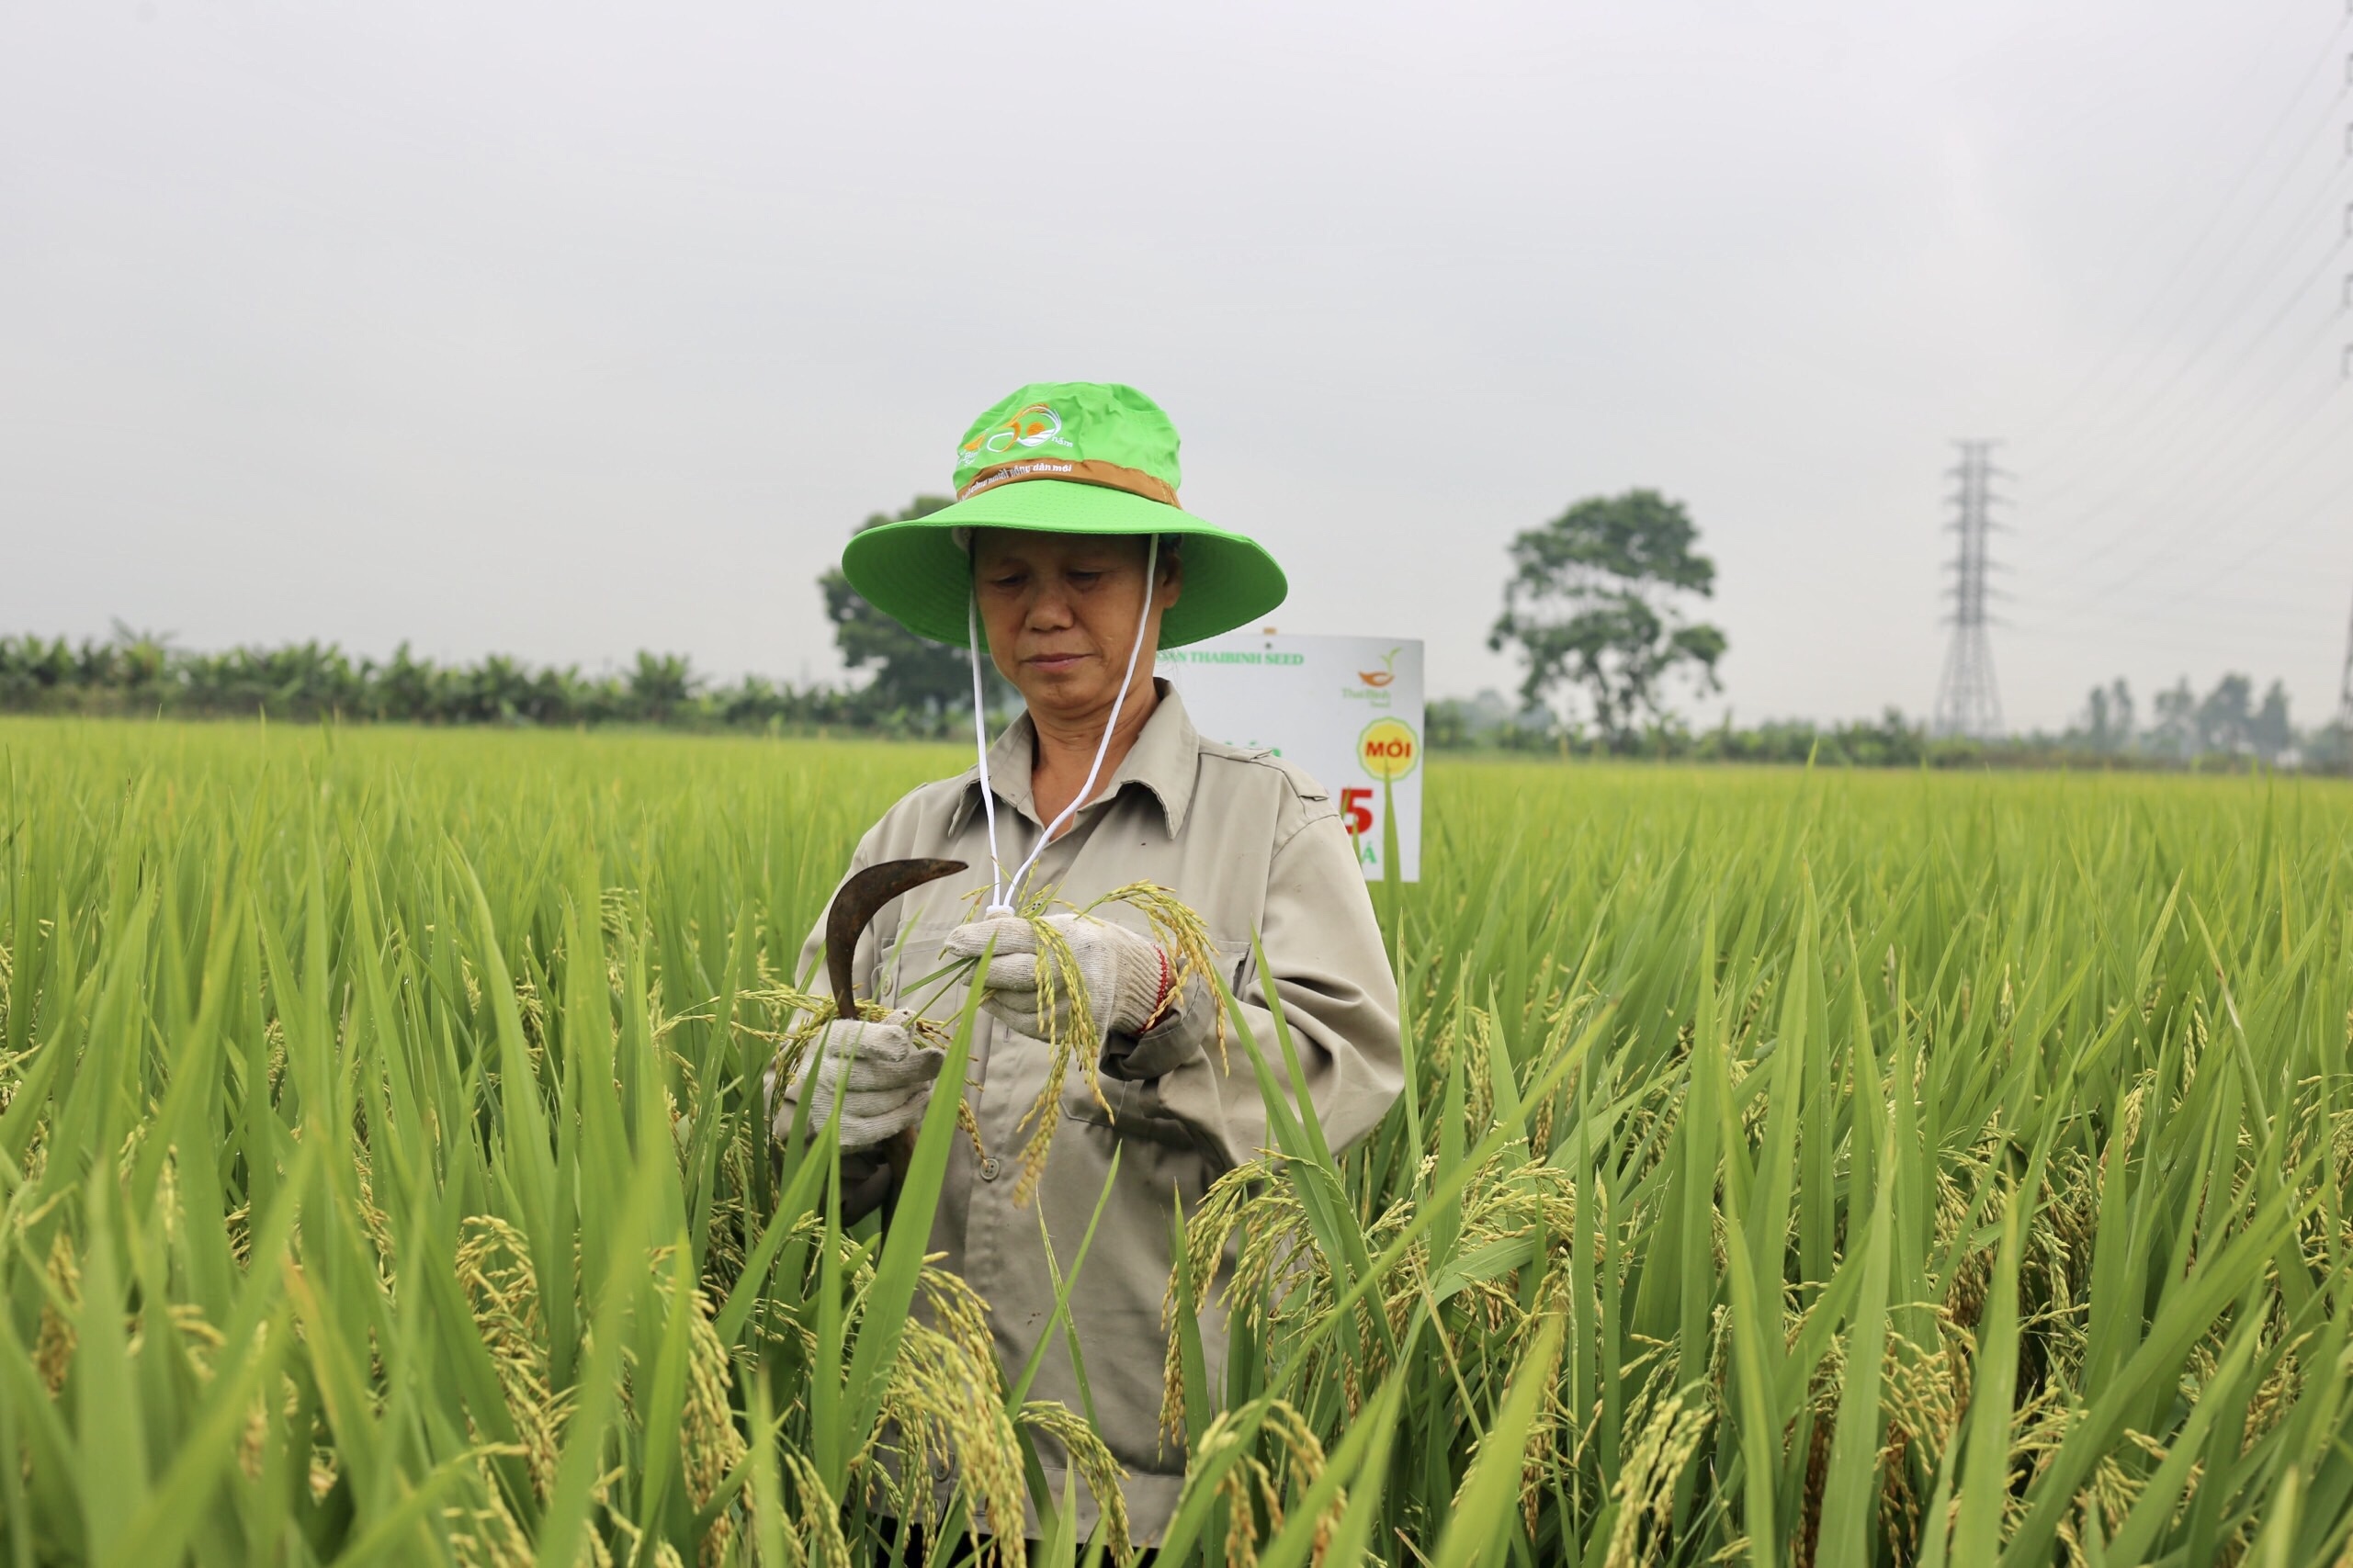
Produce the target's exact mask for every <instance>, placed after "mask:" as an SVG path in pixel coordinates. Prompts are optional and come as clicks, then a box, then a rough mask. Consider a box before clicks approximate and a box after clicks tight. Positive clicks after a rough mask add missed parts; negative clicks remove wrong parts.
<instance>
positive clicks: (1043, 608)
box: [1028, 588, 1072, 632]
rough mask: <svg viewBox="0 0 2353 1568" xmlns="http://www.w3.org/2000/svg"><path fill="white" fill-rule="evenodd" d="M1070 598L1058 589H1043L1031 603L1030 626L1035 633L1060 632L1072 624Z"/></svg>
mask: <svg viewBox="0 0 2353 1568" xmlns="http://www.w3.org/2000/svg"><path fill="white" fill-rule="evenodd" d="M1071 619H1072V616H1071V615H1070V598H1069V594H1067V593H1064V592H1062V591H1061V590H1060V589H1058V588H1041V589H1039V590H1038V592H1037V596H1036V597H1035V598H1034V599H1032V600H1031V601H1030V602H1029V615H1028V620H1029V625H1030V628H1031V629H1032V630H1033V631H1042V632H1046V631H1060V630H1061V629H1062V628H1063V627H1065V626H1069V624H1070V622H1071Z"/></svg>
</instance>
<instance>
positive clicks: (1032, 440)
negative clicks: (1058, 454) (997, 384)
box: [956, 403, 1075, 466]
mask: <svg viewBox="0 0 2353 1568" xmlns="http://www.w3.org/2000/svg"><path fill="white" fill-rule="evenodd" d="M1016 446H1029V447H1037V446H1070V443H1069V442H1068V441H1065V440H1063V439H1062V416H1061V415H1060V414H1058V413H1056V412H1054V410H1053V409H1052V408H1050V407H1048V406H1047V405H1046V404H1045V403H1032V404H1030V405H1029V406H1028V407H1027V408H1021V409H1015V410H1014V411H1013V412H1012V415H1011V416H1010V417H1009V418H1007V419H1006V421H1005V422H1004V423H1002V424H995V425H991V426H990V427H989V428H988V429H987V430H984V431H982V432H981V433H980V434H978V435H976V436H974V437H973V438H972V439H971V440H969V441H967V442H966V443H965V444H964V445H963V446H959V447H957V448H956V462H957V464H958V465H959V466H962V465H964V464H967V463H977V462H979V461H981V460H982V459H983V458H985V457H998V456H1001V455H1002V454H1004V453H1007V452H1010V451H1012V449H1013V448H1014V447H1016ZM1073 449H1074V450H1075V448H1073Z"/></svg>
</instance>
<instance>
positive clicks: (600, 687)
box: [0, 490, 2353, 771]
mask: <svg viewBox="0 0 2353 1568" xmlns="http://www.w3.org/2000/svg"><path fill="white" fill-rule="evenodd" d="M948 504H949V501H948V499H947V498H946V497H944V496H918V497H916V498H915V500H914V501H913V502H911V503H910V504H908V505H907V506H905V507H903V508H901V509H900V510H899V511H898V512H896V513H874V514H873V515H871V516H869V517H867V518H866V519H865V521H864V522H863V523H861V524H860V525H858V529H856V530H854V532H856V531H863V530H864V529H866V528H874V527H879V526H881V525H885V524H888V523H895V522H904V521H908V520H911V519H913V518H918V517H923V516H927V515H929V514H930V513H933V512H937V511H939V510H940V509H941V508H943V507H945V506H946V505H948ZM1698 537H1699V531H1698V528H1697V527H1696V525H1694V524H1693V523H1692V521H1691V516H1690V513H1688V511H1687V510H1686V509H1685V508H1684V506H1683V505H1682V503H1681V502H1676V501H1671V500H1669V499H1667V498H1665V497H1663V496H1661V495H1660V494H1659V493H1658V492H1657V491H1649V490H1635V491H1627V492H1626V493H1624V494H1623V495H1619V496H1610V497H1591V498H1589V499H1587V500H1585V501H1580V502H1577V503H1576V504H1574V505H1572V506H1570V507H1569V508H1567V510H1566V511H1564V512H1563V513H1561V514H1560V515H1559V516H1558V517H1555V518H1554V519H1553V520H1552V521H1551V522H1549V523H1547V524H1545V525H1543V526H1541V527H1538V528H1533V529H1529V530H1527V531H1525V532H1523V533H1522V534H1520V535H1519V536H1516V537H1515V538H1514V540H1513V541H1512V544H1511V546H1510V565H1511V568H1512V570H1511V575H1510V577H1509V578H1508V579H1507V580H1506V582H1505V588H1504V611H1503V614H1502V615H1501V616H1499V618H1498V620H1497V621H1496V623H1495V625H1494V626H1493V627H1492V629H1491V630H1490V632H1489V634H1488V646H1489V647H1491V648H1494V649H1498V650H1502V649H1507V648H1508V649H1511V650H1512V651H1514V652H1516V653H1517V654H1519V655H1520V657H1521V658H1522V660H1523V661H1524V663H1525V664H1526V667H1527V669H1526V679H1525V680H1524V681H1523V682H1522V684H1521V687H1520V690H1519V691H1518V693H1517V694H1516V701H1513V700H1507V699H1506V698H1505V697H1504V696H1503V695H1502V694H1499V693H1497V692H1493V691H1486V692H1481V693H1480V694H1478V695H1477V696H1476V697H1471V698H1440V699H1437V700H1435V701H1433V702H1431V704H1430V705H1429V708H1428V713H1427V731H1428V734H1427V740H1428V743H1429V745H1430V746H1431V748H1432V749H1433V750H1493V751H1499V752H1511V753H1523V754H1554V755H1560V756H1569V755H1578V756H1587V755H1616V756H1635V757H1652V758H1662V759H1674V760H1683V761H1741V762H1808V761H1811V762H1815V763H1818V764H1824V765H1831V766H1855V767H1918V766H1929V767H1975V766H2096V767H2117V766H2123V767H2185V766H2198V767H2212V766H2223V767H2243V766H2249V765H2258V764H2259V765H2263V766H2269V767H2281V766H2303V767H2310V768H2319V769H2328V770H2332V771H2334V770H2337V769H2342V768H2345V767H2347V765H2348V764H2353V737H2348V736H2347V734H2346V732H2345V731H2344V729H2343V728H2341V727H2340V726H2337V725H2328V726H2325V727H2322V728H2315V729H2313V730H2309V731H2299V730H2298V729H2297V728H2295V726H2294V725H2293V724H2292V723H2291V720H2290V717H2289V712H2288V695H2287V690H2286V687H2285V686H2284V685H2283V684H2282V683H2281V682H2278V681H2273V682H2271V683H2270V685H2269V687H2268V689H2267V690H2266V691H2265V693H2264V694H2263V695H2262V697H2261V698H2260V699H2259V700H2258V699H2257V697H2256V695H2255V683H2254V682H2253V681H2252V680H2251V679H2250V678H2249V677H2247V676H2246V675H2243V674H2229V675H2225V676H2223V678H2222V679H2221V680H2220V681H2218V682H2216V683H2215V685H2214V687H2213V689H2212V691H2210V692H2208V693H2207V694H2204V695H2203V696H2200V695H2199V694H2197V693H2196V692H2194V691H2193V690H2192V688H2191V686H2190V684H2189V680H2188V679H2187V678H2186V677H2185V678H2183V679H2182V680H2181V681H2179V682H2178V683H2177V684H2176V685H2175V686H2174V687H2173V688H2171V689H2170V690H2166V691H2161V692H2159V693H2157V694H2156V695H2155V698H2154V699H2153V700H2152V702H2151V703H2150V705H2149V713H2150V720H2149V722H2147V723H2145V724H2144V723H2141V722H2138V717H2139V708H2138V706H2137V705H2136V703H2135V701H2134V698H2133V695H2132V690H2131V688H2130V686H2129V685H2128V684H2127V683H2126V682H2125V681H2124V680H2123V679H2122V678H2121V677H2120V678H2118V679H2116V680H2114V681H2112V682H2109V683H2108V684H2106V685H2104V686H2099V687H2096V688H2094V689H2093V690H2092V692H2091V693H2090V694H2089V696H2088V698H2087V701H2086V704H2085V706H2084V708H2083V709H2082V711H2081V712H2080V714H2079V715H2078V716H2077V717H2076V721H2075V722H2074V723H2072V724H2071V725H2069V727H2068V728H2066V729H2065V730H2064V731H2062V732H2061V733H2059V734H2057V735H2049V734H2043V733H2037V734H2033V735H2027V736H2017V737H2008V738H2004V739H1995V740H1979V739H1967V738H1959V737H1937V736H1932V735H1930V734H1929V731H1928V729H1927V728H1926V727H1925V726H1924V725H1921V724H1918V723H1916V722H1914V721H1913V720H1911V719H1909V718H1907V717H1906V716H1905V715H1904V714H1903V713H1902V711H1901V710H1899V709H1897V708H1894V707H1890V708H1888V709H1887V710H1886V711H1885V712H1884V713H1883V714H1882V715H1881V716H1879V717H1878V718H1877V719H1861V720H1854V721H1850V722H1846V723H1839V724H1830V725H1818V724H1816V723H1813V722H1811V721H1807V720H1767V721H1765V722H1763V723H1760V724H1757V725H1753V726H1750V727H1748V728H1736V726H1735V725H1734V724H1733V722H1732V718H1731V716H1730V715H1729V713H1727V714H1726V715H1725V719H1724V721H1723V722H1722V723H1721V724H1719V725H1716V726H1714V727H1713V728H1706V729H1698V730H1694V729H1692V728H1690V727H1689V726H1688V724H1686V722H1685V721H1684V719H1683V718H1682V716H1681V715H1680V713H1679V712H1677V711H1676V710H1675V708H1674V707H1673V706H1671V705H1669V702H1668V701H1667V691H1668V688H1669V682H1670V681H1672V680H1677V679H1684V680H1688V681H1689V682H1690V683H1691V687H1692V688H1693V690H1694V691H1695V692H1696V693H1708V692H1714V691H1718V690H1721V685H1720V683H1719V682H1718V681H1717V678H1716V666H1717V663H1718V662H1719V661H1720V660H1721V659H1722V658H1723V656H1724V654H1725V649H1726V648H1727V646H1728V645H1727V641H1726V639H1725V635H1724V633H1723V631H1722V630H1721V629H1720V628H1718V627H1716V626H1712V625H1709V624H1707V623H1704V622H1700V621H1696V620H1694V619H1692V618H1691V614H1690V611H1691V608H1692V607H1693V605H1694V604H1695V602H1696V601H1698V600H1701V599H1705V598H1708V597H1711V596H1712V595H1713V592H1714V573H1715V567H1714V561H1713V560H1712V559H1710V558H1708V557H1707V556H1704V555H1703V554H1701V553H1700V552H1699V550H1698V549H1697V544H1698ZM817 588H818V591H819V594H820V600H821V602H822V604H823V605H824V611H825V615H826V618H827V620H828V621H829V622H830V623H831V626H832V629H833V639H834V646H835V647H836V649H839V651H840V653H841V655H842V660H843V664H844V665H845V666H846V667H847V668H848V669H849V670H850V671H852V673H853V678H854V682H855V683H843V684H833V683H827V682H811V683H809V684H807V685H798V686H797V685H794V684H792V683H791V682H780V681H771V680H769V679H768V678H766V677H765V676H762V675H756V674H753V675H746V676H744V677H742V678H741V680H738V681H735V682H714V681H713V680H711V679H710V678H708V677H707V676H706V675H704V674H703V673H701V672H700V671H696V669H695V668H694V666H693V663H692V661H691V660H689V659H688V658H687V657H686V656H685V655H684V654H677V653H654V652H650V651H640V652H639V653H638V654H637V655H636V657H635V659H634V660H632V661H631V662H630V663H629V664H628V665H627V666H625V667H623V668H621V669H619V670H617V671H604V672H601V673H596V674H584V673H583V672H582V671H581V669H580V667H579V666H577V665H569V666H553V665H541V666H533V665H530V664H526V663H525V662H524V661H522V660H517V659H514V658H510V657H507V656H505V655H502V654H492V655H489V656H487V657H485V658H483V659H481V660H476V661H474V662H471V663H449V664H444V663H438V662H436V661H435V660H431V659H426V658H420V657H418V656H417V655H416V654H415V653H414V652H413V650H412V649H411V648H410V646H409V645H408V644H407V643H405V642H404V643H402V645H401V646H400V647H399V648H398V649H395V650H394V651H393V653H392V655H391V657H390V659H388V660H376V659H373V658H369V657H366V656H357V657H355V656H353V655H351V654H349V653H346V652H345V651H344V649H341V648H340V647H338V646H337V645H335V644H334V643H331V642H328V643H322V642H317V641H311V642H303V643H289V644H287V645H284V646H282V647H277V648H263V647H257V646H256V647H243V648H235V649H228V650H227V651H225V652H209V653H208V652H194V651H189V650H186V649H179V648H176V647H175V646H173V644H172V642H171V639H170V638H169V637H162V636H157V635H155V634H153V633H144V632H136V631H133V630H131V629H130V628H129V627H127V626H122V625H121V624H119V623H118V624H117V626H116V627H115V632H114V635H113V636H112V637H109V638H107V639H104V640H100V639H96V638H85V639H84V640H83V641H81V642H79V643H73V642H69V641H68V640H67V639H66V638H64V637H54V638H48V639H44V638H42V637H38V636H17V637H10V636H6V635H0V712H8V713H51V714H85V715H94V716H107V715H111V716H175V717H192V718H236V717H253V716H268V717H271V718H279V719H289V720H295V721H300V722H310V721H314V720H318V719H322V718H337V719H342V720H345V721H351V722H363V723H402V724H419V725H433V726H456V725H504V726H533V727H555V728H575V727H589V726H604V725H646V726H661V727H674V728H694V729H714V730H752V731H768V732H782V731H791V732H797V733H798V732H809V731H815V730H833V729H840V730H847V731H853V732H858V733H866V734H874V735H878V736H888V737H896V738H904V739H944V738H947V737H950V736H954V735H959V734H962V733H963V732H964V729H965V727H966V726H967V724H968V723H969V722H970V716H969V715H970V705H971V700H972V698H971V692H972V675H971V671H970V667H969V665H968V664H967V660H966V655H965V652H964V650H963V649H959V648H950V647H947V646H945V645H943V644H939V643H933V642H929V641H926V640H925V639H923V638H922V637H917V636H916V635H915V634H914V633H912V632H910V631H908V630H907V629H906V628H905V627H904V626H899V624H898V623H897V622H896V621H894V620H892V619H891V618H890V617H889V616H888V615H884V614H883V613H882V612H880V611H879V610H877V609H876V608H875V607H874V606H873V605H872V604H868V603H867V602H866V601H865V599H864V598H863V597H862V596H860V594H859V593H858V592H857V591H856V590H855V589H854V588H853V587H851V585H850V582H849V580H848V579H847V578H846V577H844V576H843V573H842V570H841V569H840V567H839V566H838V565H837V566H834V567H831V568H830V569H829V570H826V571H825V572H823V573H822V574H821V575H820V577H819V578H818V580H817ZM986 682H987V687H988V692H989V705H990V712H991V715H992V716H997V717H1000V718H1001V717H1002V716H1004V715H1005V714H1007V713H1009V712H1011V711H1012V709H1013V708H1014V707H1015V706H1017V705H1018V702H1019V699H1018V697H1017V696H1016V695H1015V694H1014V693H1013V692H1012V688H1011V686H1009V685H1008V684H1007V683H1005V682H1003V681H1002V679H1001V677H999V676H998V675H997V673H996V671H993V670H990V671H987V672H986Z"/></svg>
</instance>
